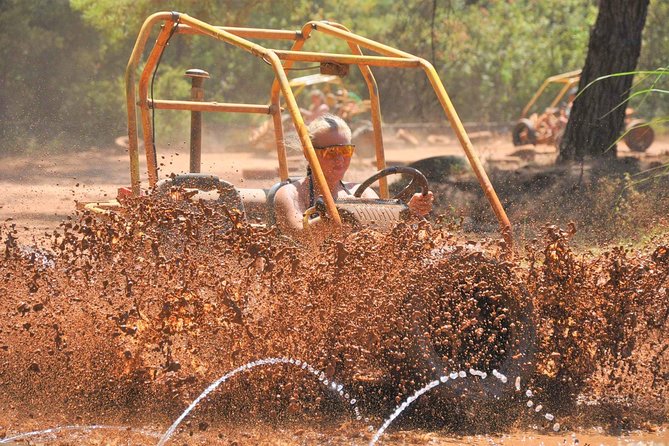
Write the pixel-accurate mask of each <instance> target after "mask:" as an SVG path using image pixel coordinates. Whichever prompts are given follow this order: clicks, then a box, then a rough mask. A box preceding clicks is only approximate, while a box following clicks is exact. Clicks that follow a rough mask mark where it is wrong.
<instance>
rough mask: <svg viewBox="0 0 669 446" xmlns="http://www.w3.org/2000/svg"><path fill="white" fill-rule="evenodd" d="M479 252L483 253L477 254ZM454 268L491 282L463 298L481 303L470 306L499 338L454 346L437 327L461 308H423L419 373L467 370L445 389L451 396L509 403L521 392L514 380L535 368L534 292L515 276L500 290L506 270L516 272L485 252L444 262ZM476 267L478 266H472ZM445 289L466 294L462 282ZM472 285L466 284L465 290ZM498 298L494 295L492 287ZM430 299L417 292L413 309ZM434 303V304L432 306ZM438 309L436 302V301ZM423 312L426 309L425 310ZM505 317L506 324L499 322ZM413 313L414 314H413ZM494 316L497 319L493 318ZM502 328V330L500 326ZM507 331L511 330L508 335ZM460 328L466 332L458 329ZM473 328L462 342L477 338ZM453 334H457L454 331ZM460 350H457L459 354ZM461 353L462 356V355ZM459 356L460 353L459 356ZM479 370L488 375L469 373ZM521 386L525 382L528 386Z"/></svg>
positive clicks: (417, 323) (416, 331)
mask: <svg viewBox="0 0 669 446" xmlns="http://www.w3.org/2000/svg"><path fill="white" fill-rule="evenodd" d="M475 255H477V256H478V254H475ZM443 265H445V266H446V265H447V267H451V268H453V267H454V268H460V269H463V268H470V269H471V268H474V269H475V270H472V271H470V272H468V273H466V274H463V275H461V276H460V277H461V279H460V280H462V282H461V284H463V285H464V284H465V281H468V280H469V279H474V281H475V282H474V283H476V281H479V282H480V283H485V282H486V281H488V283H489V284H490V285H487V287H486V286H484V287H483V288H480V289H477V288H476V287H474V289H472V290H471V291H469V292H467V293H464V292H463V293H462V294H461V295H460V297H459V299H461V300H462V301H463V302H465V301H471V302H474V301H475V307H471V306H470V310H473V314H477V318H478V322H479V324H480V326H479V327H478V329H481V330H483V337H486V336H493V335H495V334H496V335H497V337H496V338H495V339H496V341H495V342H494V343H491V344H489V345H484V344H477V345H475V346H472V347H473V348H471V347H464V348H462V347H459V348H456V349H453V348H452V344H453V339H452V338H450V339H447V338H448V335H443V336H442V338H440V334H439V330H434V329H435V327H437V326H438V325H439V323H438V322H435V320H437V318H439V317H441V315H442V314H443V313H446V312H452V313H453V312H455V311H456V310H455V309H453V307H452V306H451V305H448V301H445V303H446V305H444V306H443V307H442V314H434V313H439V312H433V313H432V314H429V313H428V312H425V311H423V312H422V316H420V317H419V318H418V319H415V320H414V321H413V324H414V328H413V329H412V333H411V337H413V339H414V343H415V345H416V349H415V351H414V352H413V353H412V354H413V355H414V357H415V363H416V365H417V367H418V370H415V371H414V373H417V374H418V375H422V376H424V377H425V379H426V381H429V380H432V379H438V378H439V377H441V376H443V375H448V374H449V373H451V372H458V371H461V370H463V371H465V372H467V379H458V380H455V381H453V382H450V383H449V385H448V386H444V390H443V392H442V393H445V394H446V396H447V397H449V398H450V399H457V400H458V401H460V402H466V403H467V404H479V405H480V404H489V403H490V402H493V401H499V402H501V403H505V402H509V401H511V400H512V398H513V394H514V393H515V390H516V389H515V386H514V382H515V380H516V379H518V378H520V381H521V383H522V384H525V383H526V379H527V378H528V376H529V375H530V373H531V371H532V362H533V359H534V354H535V351H536V342H537V341H536V329H535V325H534V322H533V304H532V300H531V298H530V296H529V293H528V292H527V290H526V289H525V288H524V286H523V284H522V283H521V282H520V281H518V280H509V286H508V288H505V289H502V288H499V285H498V283H499V282H497V281H496V278H499V277H502V276H498V275H499V274H500V273H501V275H503V276H506V277H512V274H513V271H511V269H510V267H508V266H505V265H503V264H501V263H499V262H497V261H496V260H494V259H486V258H484V257H483V256H479V257H478V258H477V259H476V261H475V262H474V263H472V262H470V261H468V260H463V257H460V258H458V257H455V256H452V257H449V258H448V259H446V260H445V261H444V263H443ZM471 265H475V266H473V267H472V266H471ZM444 288H447V289H449V290H450V291H449V292H451V293H453V292H455V293H456V294H457V293H461V290H460V289H459V288H458V285H455V286H454V284H446V285H445V287H444ZM465 288H467V287H463V288H462V289H465ZM493 290H494V292H493V294H494V295H495V296H497V297H496V299H491V298H490V296H491V295H493V294H491V291H493ZM431 294H432V296H433V297H432V298H433V299H434V298H438V297H439V295H440V294H443V293H441V292H440V291H439V288H438V289H437V290H435V292H434V293H431ZM421 305H423V306H424V305H426V304H425V303H424V299H423V296H420V297H419V296H414V297H412V298H410V305H408V307H409V308H411V309H412V312H413V313H414V314H415V313H416V308H417V307H418V308H420V307H421ZM428 305H429V304H428ZM430 308H431V309H432V310H434V308H435V307H434V306H433V305H430ZM419 313H421V311H419ZM500 315H504V317H503V318H501V321H502V322H497V321H498V319H499V318H500ZM407 316H408V315H407ZM493 319H494V320H493ZM500 328H501V329H502V330H499V329H500ZM504 329H505V330H506V332H505V333H503V331H504ZM454 330H460V328H458V327H454ZM472 330H474V328H472ZM472 330H469V331H467V329H464V330H461V331H458V333H457V335H458V336H459V341H462V340H463V339H465V340H466V337H467V336H471V334H472ZM451 336H452V334H451ZM454 350H455V351H456V353H455V355H454ZM460 355H461V356H460ZM455 356H459V357H455ZM470 368H473V369H475V370H479V371H482V372H485V373H487V375H488V376H487V378H486V379H479V378H474V377H471V376H470V375H469V373H468V371H469V369H470ZM493 370H496V371H497V372H498V373H501V374H502V375H504V376H505V377H506V379H507V381H506V382H502V381H501V380H500V379H498V378H496V377H494V376H493ZM522 384H521V385H522Z"/></svg>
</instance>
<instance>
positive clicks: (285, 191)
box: [274, 179, 304, 209]
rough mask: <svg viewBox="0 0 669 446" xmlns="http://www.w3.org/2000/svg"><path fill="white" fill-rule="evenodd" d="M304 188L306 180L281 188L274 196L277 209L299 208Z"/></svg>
mask: <svg viewBox="0 0 669 446" xmlns="http://www.w3.org/2000/svg"><path fill="white" fill-rule="evenodd" d="M303 188H304V179H301V180H297V181H294V182H292V183H288V184H286V185H285V186H282V187H281V188H279V190H278V191H277V192H276V195H275V196H274V204H275V206H277V207H284V208H286V207H291V208H296V209H297V208H299V207H300V206H299V202H300V193H301V190H302V189H303Z"/></svg>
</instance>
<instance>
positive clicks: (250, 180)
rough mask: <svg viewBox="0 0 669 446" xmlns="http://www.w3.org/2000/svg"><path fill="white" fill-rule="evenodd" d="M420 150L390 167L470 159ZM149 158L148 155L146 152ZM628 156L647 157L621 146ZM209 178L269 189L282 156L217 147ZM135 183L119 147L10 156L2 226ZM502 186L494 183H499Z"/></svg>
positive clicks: (483, 153) (360, 170)
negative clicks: (427, 160) (442, 158)
mask: <svg viewBox="0 0 669 446" xmlns="http://www.w3.org/2000/svg"><path fill="white" fill-rule="evenodd" d="M419 142H420V143H421V144H423V145H419V146H412V145H410V144H408V143H406V142H404V141H402V140H400V139H398V138H396V137H395V138H394V137H392V135H391V136H390V138H389V141H388V142H387V149H386V160H387V162H388V163H389V164H393V163H407V162H412V161H416V160H418V159H422V158H427V157H430V156H437V155H458V156H462V154H463V152H462V149H461V148H460V146H459V145H458V143H457V141H455V140H452V139H451V140H447V141H446V143H444V142H440V143H438V144H433V145H428V144H427V143H426V141H425V140H424V139H422V138H421V139H420V140H419ZM474 147H475V149H476V150H477V153H478V154H479V157H480V158H481V160H483V161H484V163H487V164H488V166H489V167H490V166H493V165H494V166H495V167H497V168H501V169H516V168H518V167H521V166H526V165H539V166H542V165H548V164H550V163H552V162H553V160H554V159H555V157H556V152H555V149H554V147H552V146H537V147H531V146H525V147H520V148H518V147H514V146H513V145H512V144H511V143H510V141H509V140H508V138H507V137H506V136H504V135H502V136H500V137H497V138H484V139H480V140H476V139H475V140H474ZM141 152H143V151H141ZM158 154H159V163H160V164H161V165H160V168H161V170H162V172H163V173H164V174H165V176H167V175H168V174H169V173H171V172H175V173H179V172H185V171H186V170H187V166H188V149H187V147H185V145H182V147H180V148H177V149H174V148H171V149H170V148H159V150H158ZM619 155H620V156H634V157H639V155H638V154H634V153H632V152H630V151H629V149H627V147H625V146H624V145H622V144H621V145H620V146H619ZM668 156H669V137H664V138H659V139H658V140H657V141H656V142H655V143H654V144H653V146H651V148H650V149H649V150H648V151H647V152H646V153H645V154H644V155H643V159H644V160H647V161H653V160H658V161H661V160H666V159H667V157H668ZM299 158H300V157H296V158H292V159H291V161H290V166H289V167H290V168H291V175H296V176H301V175H303V173H302V172H303V171H304V167H305V164H304V161H303V160H300V159H299ZM202 159H203V166H202V171H203V172H211V173H214V174H216V175H218V176H219V177H220V178H223V179H226V180H228V181H230V182H232V183H233V184H235V185H238V186H240V187H265V188H266V187H269V186H271V185H272V184H274V183H275V182H276V181H277V180H278V173H277V167H276V166H277V162H276V155H275V154H273V153H271V152H267V151H252V152H229V151H227V150H226V149H225V148H209V149H208V150H205V151H204V153H203V156H202ZM374 171H375V169H374V162H373V160H372V159H360V158H358V157H354V159H353V161H352V164H351V169H350V172H349V178H350V179H351V180H355V181H362V180H363V179H365V178H367V177H368V176H369V175H371V174H372V173H373V172H374ZM140 173H141V176H142V181H143V184H144V185H146V176H145V175H146V167H145V163H144V156H143V153H140ZM129 181H130V173H129V162H128V156H127V152H126V151H125V150H124V149H122V148H120V147H118V146H112V147H109V148H106V149H90V150H87V151H83V152H75V153H69V154H49V153H46V154H34V155H31V156H29V157H8V158H4V159H3V160H2V163H0V191H1V192H0V221H4V220H6V219H8V218H12V219H13V221H14V222H15V223H16V224H17V226H18V227H20V228H23V227H28V228H31V230H30V235H29V236H32V235H34V234H39V233H40V232H42V231H43V230H50V229H53V228H54V227H57V226H58V223H59V222H60V221H62V220H63V218H65V217H66V216H68V215H70V214H71V213H72V211H73V210H74V209H75V207H76V202H77V201H82V202H85V201H97V200H105V199H108V198H113V197H115V195H116V189H117V188H118V187H120V186H127V185H128V184H129ZM493 186H494V184H493Z"/></svg>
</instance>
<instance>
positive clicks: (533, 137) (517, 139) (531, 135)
mask: <svg viewBox="0 0 669 446" xmlns="http://www.w3.org/2000/svg"><path fill="white" fill-rule="evenodd" d="M511 135H512V137H513V145H514V146H522V145H525V144H536V143H537V132H536V129H535V128H534V124H533V123H532V121H530V120H529V119H521V120H520V121H518V123H517V124H516V125H515V127H514V128H513V131H512V132H511Z"/></svg>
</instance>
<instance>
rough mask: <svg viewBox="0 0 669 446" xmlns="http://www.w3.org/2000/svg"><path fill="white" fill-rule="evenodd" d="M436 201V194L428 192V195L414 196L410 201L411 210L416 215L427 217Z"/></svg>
mask: <svg viewBox="0 0 669 446" xmlns="http://www.w3.org/2000/svg"><path fill="white" fill-rule="evenodd" d="M433 201H434V194H433V193H432V192H428V193H427V194H426V195H423V194H421V193H418V194H413V196H412V197H411V199H410V200H409V209H410V210H411V212H413V213H414V214H416V215H420V216H421V217H425V216H426V215H427V214H429V213H430V211H431V210H432V202H433Z"/></svg>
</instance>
